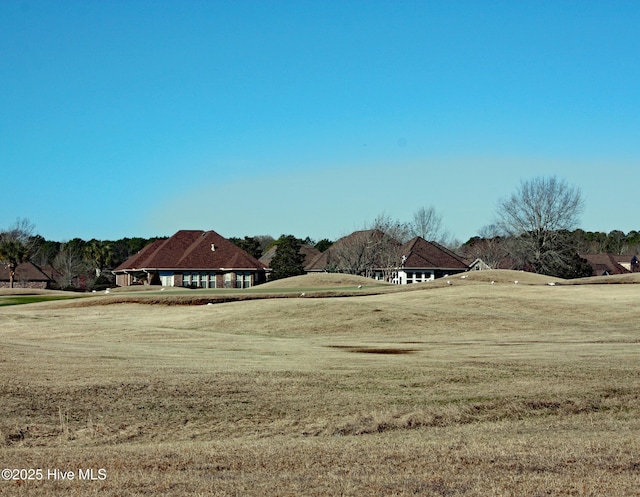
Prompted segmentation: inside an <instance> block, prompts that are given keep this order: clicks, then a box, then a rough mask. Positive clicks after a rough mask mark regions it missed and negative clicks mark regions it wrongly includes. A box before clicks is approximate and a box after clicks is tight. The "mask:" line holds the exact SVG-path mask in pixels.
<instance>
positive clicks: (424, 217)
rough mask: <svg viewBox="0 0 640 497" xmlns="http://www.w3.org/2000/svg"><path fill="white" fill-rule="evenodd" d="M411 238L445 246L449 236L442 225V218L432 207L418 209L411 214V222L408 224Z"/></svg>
mask: <svg viewBox="0 0 640 497" xmlns="http://www.w3.org/2000/svg"><path fill="white" fill-rule="evenodd" d="M410 231H411V235H412V236H419V237H422V238H424V239H425V240H427V241H430V242H438V243H440V244H443V245H444V244H445V243H444V242H446V241H447V238H448V236H449V234H448V232H447V231H446V230H445V229H444V227H443V225H442V216H441V215H440V214H438V212H437V211H436V209H435V208H434V207H433V206H429V207H420V208H419V209H418V210H417V211H416V212H415V213H414V214H413V222H412V223H411V224H410Z"/></svg>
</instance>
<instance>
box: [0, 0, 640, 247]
mask: <svg viewBox="0 0 640 497" xmlns="http://www.w3.org/2000/svg"><path fill="white" fill-rule="evenodd" d="M639 27H640V2H637V1H628V2H622V1H607V2H603V1H589V0H585V1H580V2H577V1H553V2H551V1H549V2H546V1H512V0H509V1H437V2H435V1H433V2H431V1H388V2H387V1H384V2H383V1H336V2H331V1H304V0H296V1H287V2H284V1H269V2H267V1H242V0H240V1H224V2H223V1H186V0H180V1H178V0H175V1H161V0H153V1H152V0H150V1H137V0H122V1H117V0H113V1H108V2H107V1H97V0H96V1H90V0H78V1H65V0H56V1H50V0H43V1H37V0H34V1H31V0H24V1H15V0H2V1H1V2H0V170H1V171H2V183H1V185H2V208H1V210H0V228H6V227H9V226H10V225H11V224H12V223H14V222H15V220H16V218H28V219H29V220H31V221H32V222H33V223H34V224H35V225H36V231H37V232H38V233H40V234H41V235H43V236H44V237H45V238H47V239H49V240H58V241H64V240H68V239H70V238H74V237H80V238H84V239H90V238H98V239H117V238H122V237H125V236H129V237H131V236H144V237H148V236H156V235H171V234H173V233H174V232H175V231H177V230H178V229H214V230H216V231H217V232H219V233H220V234H222V235H223V236H227V237H229V236H244V235H258V234H270V235H272V236H274V237H277V236H279V235H280V234H283V233H290V234H294V235H296V236H300V237H305V236H307V235H308V236H311V237H312V238H316V239H320V238H324V237H327V238H332V239H333V238H337V237H339V236H342V235H344V234H346V233H349V232H351V231H353V230H354V229H358V228H361V227H362V226H363V225H364V224H365V223H367V222H370V221H372V220H373V219H374V218H375V217H376V216H377V215H378V214H380V213H382V212H384V213H386V214H387V215H389V216H391V217H392V218H398V219H401V220H409V219H410V218H411V216H412V214H413V212H415V210H417V209H418V208H419V207H421V206H430V205H432V206H434V207H435V208H436V209H437V210H438V212H439V213H440V214H441V215H442V217H443V221H444V224H445V226H446V228H447V229H448V230H449V231H450V232H451V233H452V234H453V235H455V236H456V237H457V238H458V239H459V240H461V241H465V240H467V239H468V238H469V237H471V236H473V235H475V234H476V233H477V231H478V229H480V228H481V227H482V226H484V225H486V224H488V223H490V222H491V219H492V217H493V215H494V212H495V206H496V202H497V201H498V199H499V198H501V197H505V196H507V195H509V194H510V193H511V192H513V191H514V190H515V188H516V187H517V186H518V184H519V182H520V181H521V180H522V179H527V178H530V177H533V176H537V175H551V174H555V175H558V176H560V177H562V178H564V179H566V180H567V181H568V182H569V183H571V184H574V185H576V186H578V187H580V188H581V189H582V193H583V196H584V200H585V211H584V213H583V215H582V223H581V227H582V228H583V229H585V230H592V231H596V230H597V231H610V230H612V229H620V230H623V231H625V232H628V231H630V230H634V229H635V230H640V221H638V220H637V215H638V210H639V209H638V188H639V186H640V183H639V181H638V180H637V179H636V176H637V174H638V173H639V171H640V29H639Z"/></svg>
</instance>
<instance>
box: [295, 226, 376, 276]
mask: <svg viewBox="0 0 640 497" xmlns="http://www.w3.org/2000/svg"><path fill="white" fill-rule="evenodd" d="M382 238H384V233H382V231H380V230H377V229H374V230H361V231H354V232H353V233H351V234H350V235H347V236H343V237H342V238H340V239H338V240H336V242H335V243H334V244H333V245H331V247H329V248H328V249H327V250H325V251H324V252H321V253H320V254H318V255H317V256H316V257H314V258H313V259H312V260H311V262H310V263H309V264H308V265H306V266H305V268H304V270H305V271H325V270H327V268H329V267H331V265H332V264H335V262H336V260H337V259H339V258H340V256H339V255H337V254H340V253H341V251H344V250H345V249H348V247H349V246H350V244H354V245H356V246H358V245H361V244H363V243H367V242H370V243H371V244H375V243H376V242H379V241H380V240H381V239H382Z"/></svg>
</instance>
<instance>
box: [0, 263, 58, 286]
mask: <svg viewBox="0 0 640 497" xmlns="http://www.w3.org/2000/svg"><path fill="white" fill-rule="evenodd" d="M58 276H60V274H59V273H58V272H57V271H56V270H55V269H53V268H52V267H51V266H38V265H36V264H34V263H32V262H23V263H21V264H18V266H17V267H16V273H15V276H14V278H13V288H37V289H41V290H44V289H47V288H51V286H52V285H54V284H55V279H56V278H57V277H58ZM10 286H11V285H10V280H9V268H8V267H7V266H6V265H5V264H0V288H9V287H10Z"/></svg>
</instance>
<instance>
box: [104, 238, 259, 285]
mask: <svg viewBox="0 0 640 497" xmlns="http://www.w3.org/2000/svg"><path fill="white" fill-rule="evenodd" d="M113 273H114V274H115V275H116V284H117V285H118V286H129V285H135V284H146V285H149V284H151V285H162V286H179V287H189V288H248V287H252V286H254V285H257V284H259V283H263V282H264V281H265V266H264V264H262V263H261V262H260V261H258V260H257V259H256V258H255V257H252V256H251V255H249V254H247V253H246V252H245V251H244V250H242V249H241V248H239V247H237V246H236V245H234V244H233V243H232V242H230V241H229V240H227V239H226V238H224V237H222V236H221V235H219V234H218V233H216V232H215V231H201V230H181V231H178V232H177V233H176V234H175V235H173V236H172V237H171V238H168V239H166V240H157V241H155V242H153V243H151V244H149V245H147V246H146V247H144V248H143V249H142V250H141V251H140V252H138V253H137V254H136V255H134V256H132V257H130V258H129V259H127V260H126V261H125V262H123V263H122V264H120V265H119V266H118V267H116V268H115V269H114V270H113Z"/></svg>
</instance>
